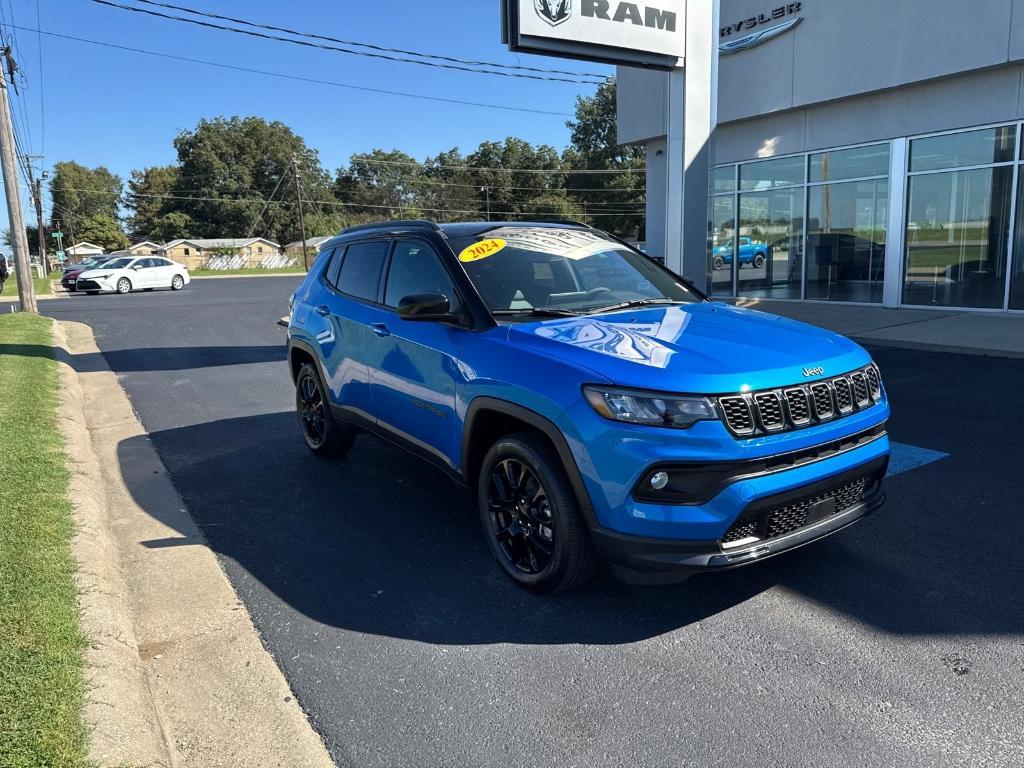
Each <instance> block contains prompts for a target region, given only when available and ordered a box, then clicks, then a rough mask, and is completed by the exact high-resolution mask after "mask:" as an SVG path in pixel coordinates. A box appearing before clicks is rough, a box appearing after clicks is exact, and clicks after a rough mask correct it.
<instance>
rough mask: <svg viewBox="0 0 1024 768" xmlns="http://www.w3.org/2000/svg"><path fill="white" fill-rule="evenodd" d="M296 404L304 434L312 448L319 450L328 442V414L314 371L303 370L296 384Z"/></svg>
mask: <svg viewBox="0 0 1024 768" xmlns="http://www.w3.org/2000/svg"><path fill="white" fill-rule="evenodd" d="M296 389H297V392H296V400H297V402H296V404H297V406H298V409H299V423H300V424H301V425H302V436H303V437H304V438H305V439H306V444H307V445H308V446H309V447H310V448H311V449H312V450H314V451H315V450H318V449H319V448H322V447H323V446H324V443H326V442H327V416H326V405H325V403H324V396H323V393H322V392H321V391H320V382H319V381H317V380H316V379H315V378H314V377H313V374H312V372H309V371H303V374H302V376H300V377H299V381H298V383H297V384H296Z"/></svg>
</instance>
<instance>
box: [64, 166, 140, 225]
mask: <svg viewBox="0 0 1024 768" xmlns="http://www.w3.org/2000/svg"><path fill="white" fill-rule="evenodd" d="M122 189H123V185H122V183H121V177H119V176H116V175H114V174H113V173H111V172H110V171H108V170H107V169H106V168H104V167H103V166H100V167H99V168H86V167H85V166H84V165H79V164H78V163H75V162H63V163H56V164H55V165H54V166H53V177H52V178H51V179H50V195H51V197H52V198H53V218H54V220H55V221H57V220H61V221H66V220H68V219H69V218H75V217H81V218H86V217H91V216H109V217H110V218H112V219H116V218H117V215H118V209H119V207H120V204H121V193H122ZM75 223H76V224H77V223H78V222H77V221H76V222H75Z"/></svg>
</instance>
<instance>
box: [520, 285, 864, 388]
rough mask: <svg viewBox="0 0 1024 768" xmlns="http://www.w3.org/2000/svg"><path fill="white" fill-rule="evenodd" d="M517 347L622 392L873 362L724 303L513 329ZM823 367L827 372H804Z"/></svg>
mask: <svg viewBox="0 0 1024 768" xmlns="http://www.w3.org/2000/svg"><path fill="white" fill-rule="evenodd" d="M509 340H510V341H511V343H512V344H514V345H517V346H521V347H524V348H527V349H532V350H535V351H537V352H539V353H541V354H545V355H550V356H554V357H557V358H560V359H562V360H565V361H567V362H571V363H573V364H575V365H578V366H580V367H583V368H587V369H590V370H591V371H593V372H594V373H595V374H597V376H596V377H595V381H601V380H602V379H604V380H606V381H609V382H611V383H613V384H617V385H619V386H623V387H636V388H640V389H653V390H660V391H666V392H692V393H707V394H721V393H726V392H741V391H746V390H748V389H750V390H757V389H767V388H772V387H783V386H789V385H792V384H797V383H800V382H804V381H813V380H816V379H821V378H827V377H830V376H837V375H839V374H842V373H847V372H849V371H851V370H853V369H855V368H857V367H859V366H863V365H867V364H868V362H870V360H871V357H870V355H868V353H867V352H865V351H864V350H863V349H862V348H861V347H860V346H858V345H857V344H855V343H853V342H852V341H850V340H849V339H847V338H844V337H843V336H840V335H838V334H835V333H832V332H830V331H825V330H822V329H820V328H815V327H813V326H810V325H806V324H805V323H800V322H797V321H795V320H789V319H787V318H784V317H778V316H776V315H770V314H766V313H764V312H756V311H753V310H749V309H740V308H737V307H733V306H730V305H728V304H721V303H703V304H692V305H684V306H671V307H650V308H645V309H638V310H628V311H624V312H615V313H609V314H603V315H588V316H584V317H573V318H566V319H561V318H559V319H554V320H547V321H544V322H536V323H525V324H518V325H512V326H510V328H509ZM818 368H822V369H824V373H819V372H816V371H815V372H814V373H811V374H810V375H807V374H805V371H812V370H814V369H818Z"/></svg>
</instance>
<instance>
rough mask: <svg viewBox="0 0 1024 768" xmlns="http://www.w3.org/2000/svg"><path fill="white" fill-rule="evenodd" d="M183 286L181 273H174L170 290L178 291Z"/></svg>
mask: <svg viewBox="0 0 1024 768" xmlns="http://www.w3.org/2000/svg"><path fill="white" fill-rule="evenodd" d="M184 287H185V278H183V277H182V276H181V275H175V276H174V278H173V279H172V280H171V290H172V291H180V290H181V289H182V288H184Z"/></svg>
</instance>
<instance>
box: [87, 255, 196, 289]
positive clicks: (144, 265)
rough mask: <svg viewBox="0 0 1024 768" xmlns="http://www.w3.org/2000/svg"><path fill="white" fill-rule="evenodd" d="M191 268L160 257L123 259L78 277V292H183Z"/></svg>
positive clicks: (115, 260) (130, 257)
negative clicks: (163, 290) (156, 290)
mask: <svg viewBox="0 0 1024 768" xmlns="http://www.w3.org/2000/svg"><path fill="white" fill-rule="evenodd" d="M189 281H190V278H189V276H188V268H187V267H185V266H184V265H182V264H178V263H177V262H175V261H171V260H170V259H165V258H162V257H160V256H138V257H136V256H123V257H121V258H117V259H112V260H110V261H108V262H107V263H106V264H103V265H102V266H100V267H97V268H96V269H90V270H88V271H87V272H83V273H82V274H80V275H79V276H78V282H77V283H76V284H75V288H76V290H79V291H85V292H86V293H90V294H95V293H101V292H104V291H107V292H112V293H131V292H132V291H151V290H153V289H154V288H170V289H171V290H172V291H180V290H181V289H182V288H184V287H185V286H186V285H188V284H189Z"/></svg>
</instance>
